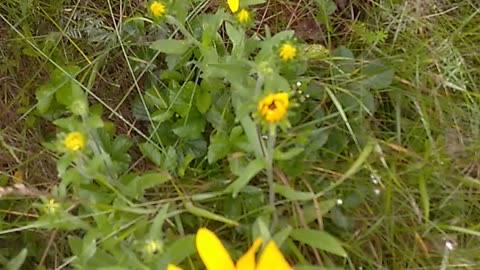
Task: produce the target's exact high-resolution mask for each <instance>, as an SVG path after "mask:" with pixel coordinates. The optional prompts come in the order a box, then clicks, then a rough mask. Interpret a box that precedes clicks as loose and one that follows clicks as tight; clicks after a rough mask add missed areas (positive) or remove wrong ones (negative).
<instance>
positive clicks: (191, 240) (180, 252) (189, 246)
mask: <svg viewBox="0 0 480 270" xmlns="http://www.w3.org/2000/svg"><path fill="white" fill-rule="evenodd" d="M166 253H167V254H166V255H167V256H168V258H169V262H170V263H173V264H178V263H181V262H182V261H183V260H184V259H186V258H187V257H188V256H190V255H192V254H194V253H196V248H195V236H194V235H190V236H186V237H183V238H180V239H178V240H176V241H175V242H173V244H171V245H170V246H168V247H167V249H166Z"/></svg>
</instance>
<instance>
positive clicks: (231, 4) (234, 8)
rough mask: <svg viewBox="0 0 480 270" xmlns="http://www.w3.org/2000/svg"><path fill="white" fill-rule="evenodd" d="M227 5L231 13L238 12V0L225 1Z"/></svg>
mask: <svg viewBox="0 0 480 270" xmlns="http://www.w3.org/2000/svg"><path fill="white" fill-rule="evenodd" d="M227 3H228V7H229V8H230V11H232V13H235V12H237V11H238V8H239V7H240V0H227Z"/></svg>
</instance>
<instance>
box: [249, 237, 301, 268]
mask: <svg viewBox="0 0 480 270" xmlns="http://www.w3.org/2000/svg"><path fill="white" fill-rule="evenodd" d="M272 269H275V270H292V269H293V268H292V267H291V266H290V264H288V262H287V260H286V259H285V257H283V254H282V252H281V251H280V250H279V249H278V247H277V245H275V242H273V241H270V242H269V243H268V244H267V246H266V247H265V249H264V250H263V252H262V254H261V255H260V259H259V260H258V264H257V268H256V270H272Z"/></svg>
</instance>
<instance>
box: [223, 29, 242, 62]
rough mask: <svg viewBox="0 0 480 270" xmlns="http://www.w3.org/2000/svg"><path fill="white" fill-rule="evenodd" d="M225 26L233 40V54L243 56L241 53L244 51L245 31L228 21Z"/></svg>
mask: <svg viewBox="0 0 480 270" xmlns="http://www.w3.org/2000/svg"><path fill="white" fill-rule="evenodd" d="M225 28H226V30H227V35H228V37H229V38H230V40H231V41H232V45H233V48H232V55H233V56H234V57H241V54H242V53H243V48H242V44H243V38H244V33H243V32H242V31H239V30H238V29H237V28H235V27H233V26H232V25H231V24H230V23H226V24H225Z"/></svg>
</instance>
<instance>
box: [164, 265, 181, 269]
mask: <svg viewBox="0 0 480 270" xmlns="http://www.w3.org/2000/svg"><path fill="white" fill-rule="evenodd" d="M167 270H182V268H180V267H178V266H176V265H173V264H169V265H167Z"/></svg>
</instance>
